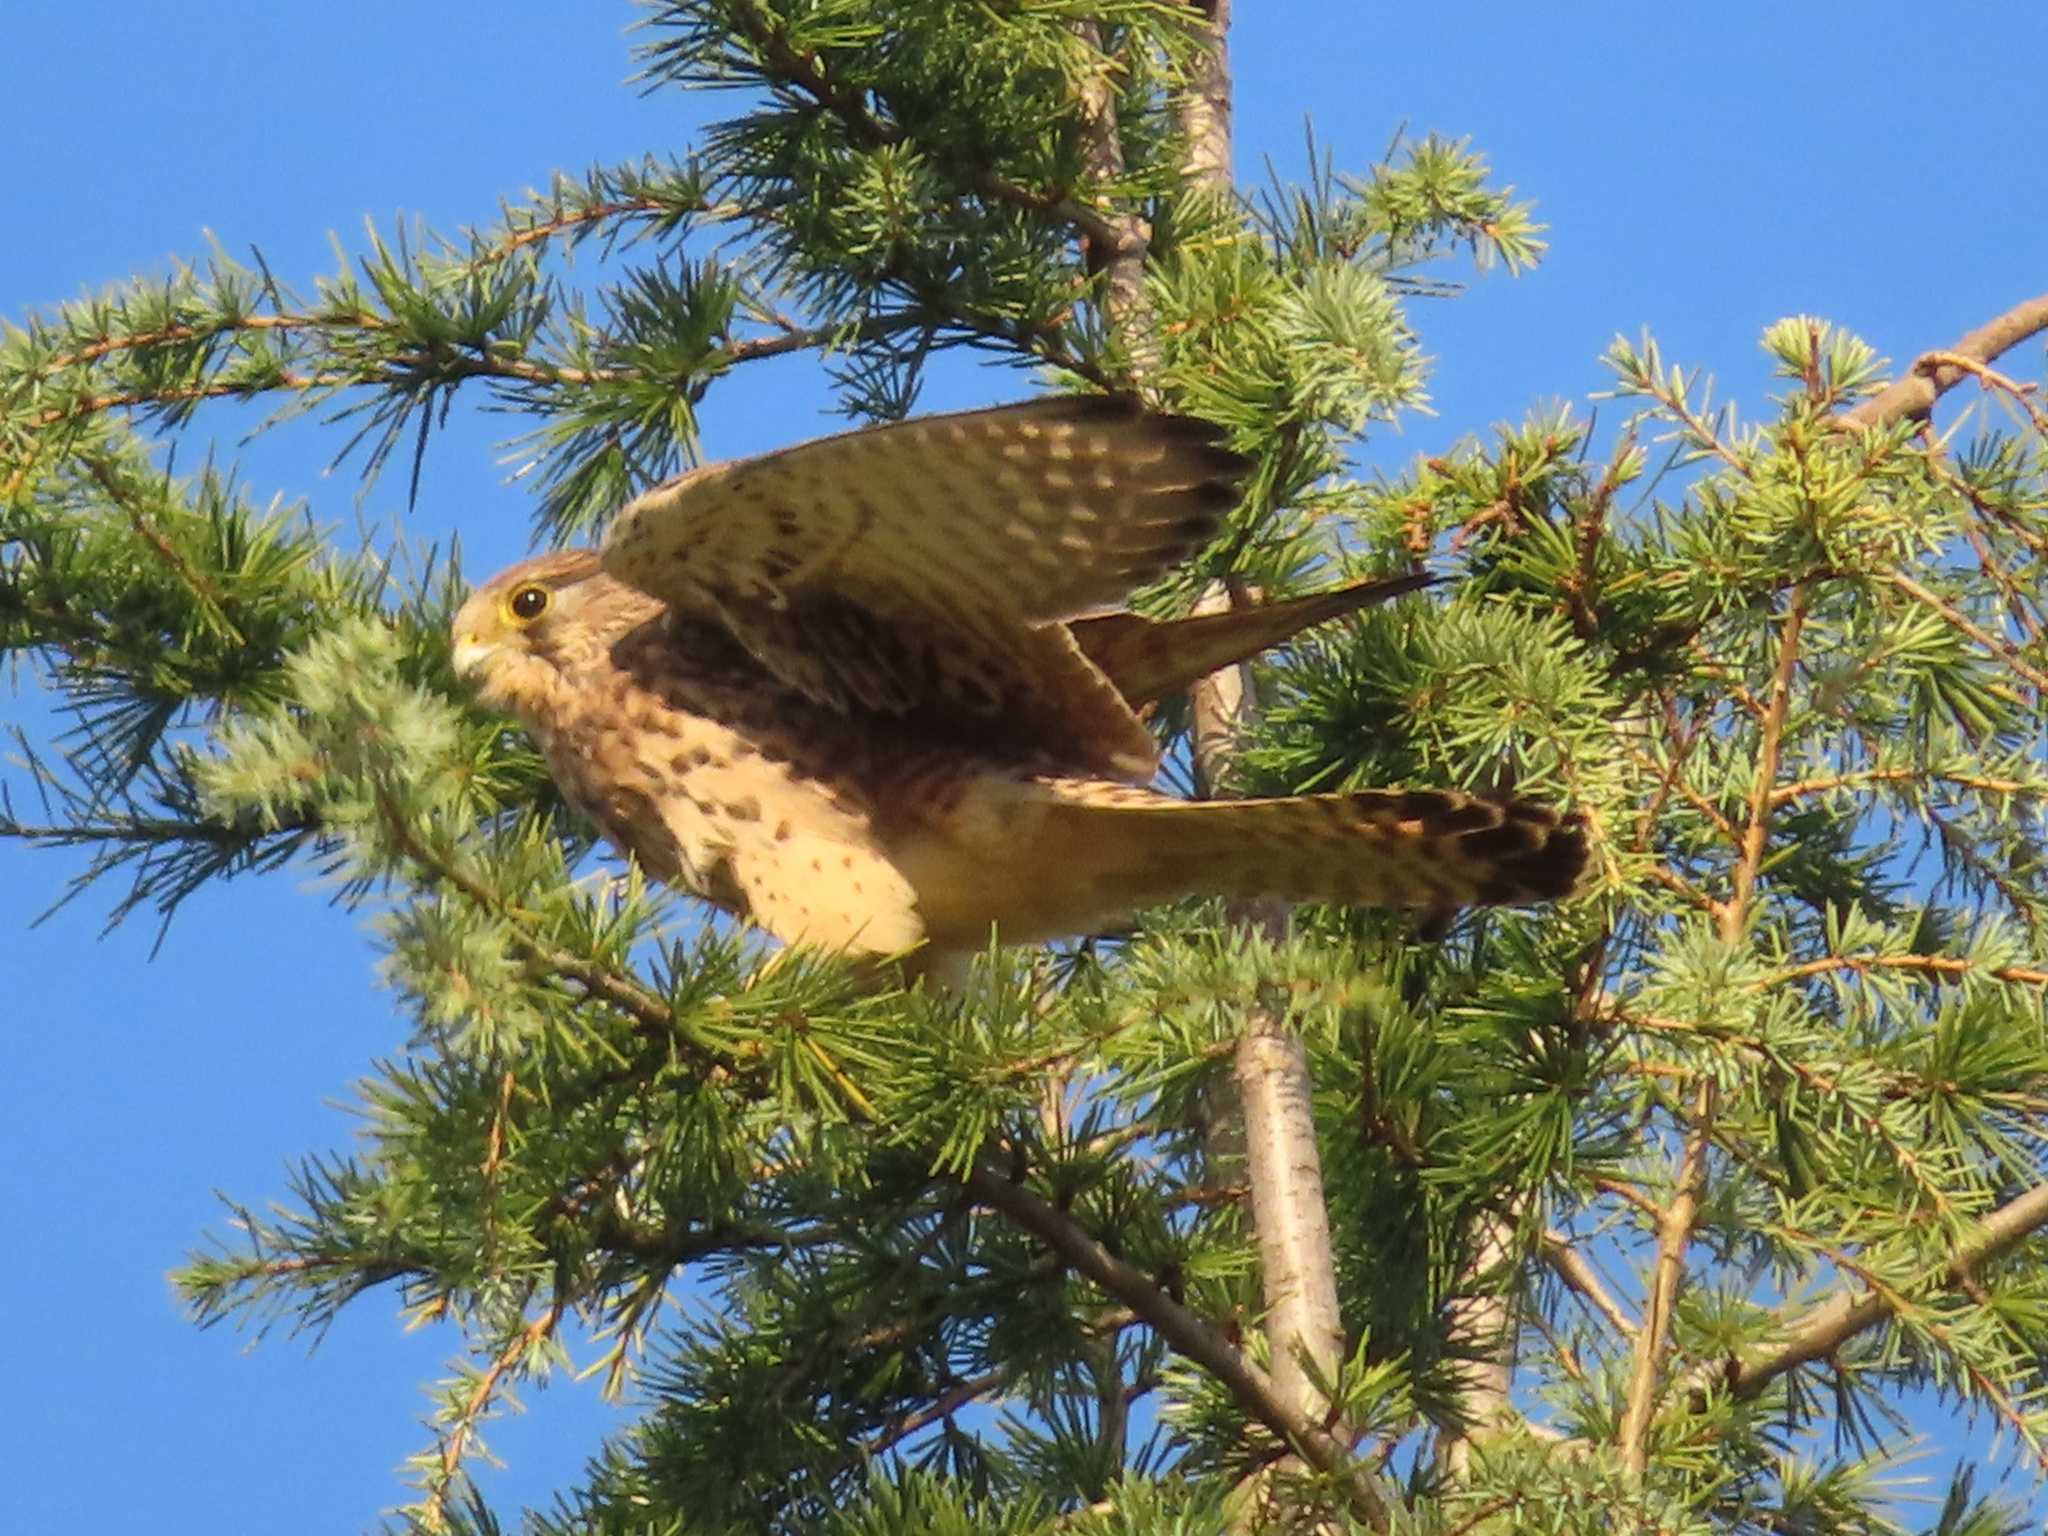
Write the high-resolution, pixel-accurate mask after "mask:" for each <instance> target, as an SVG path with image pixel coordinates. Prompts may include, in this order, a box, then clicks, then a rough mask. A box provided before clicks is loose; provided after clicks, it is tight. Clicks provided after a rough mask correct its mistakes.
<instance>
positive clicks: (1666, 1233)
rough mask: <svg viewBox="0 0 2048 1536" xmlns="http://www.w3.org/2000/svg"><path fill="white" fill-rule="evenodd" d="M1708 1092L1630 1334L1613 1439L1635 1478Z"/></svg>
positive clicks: (1696, 1114)
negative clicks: (1645, 1300)
mask: <svg viewBox="0 0 2048 1536" xmlns="http://www.w3.org/2000/svg"><path fill="white" fill-rule="evenodd" d="M1713 1121H1714V1088H1713V1084H1711V1083H1702V1084H1700V1086H1699V1089H1698V1092H1697V1097H1696V1098H1695V1099H1694V1101H1693V1113H1692V1124H1691V1126H1690V1127H1689V1128H1688V1129H1687V1132H1686V1143H1685V1157H1684V1160H1683V1161H1682V1162H1681V1163H1680V1164H1679V1169H1678V1186H1677V1188H1676V1189H1675V1190H1674V1191H1673V1193H1672V1197H1671V1203H1670V1205H1668V1206H1666V1207H1665V1208H1664V1211H1663V1214H1662V1215H1661V1216H1660V1217H1659V1218H1658V1221H1657V1265H1656V1269H1655V1271H1654V1272H1653V1273H1652V1275H1651V1280H1650V1295H1649V1307H1648V1310H1647V1312H1646V1313H1645V1315H1644V1317H1643V1326H1642V1328H1641V1329H1640V1330H1639V1331H1638V1332H1637V1334H1636V1347H1635V1366H1634V1370H1633V1371H1632V1373H1631V1375H1630V1378H1629V1385H1628V1407H1627V1410H1626V1411H1625V1412H1624V1413H1623V1415H1622V1420H1621V1431H1620V1435H1619V1440H1620V1447H1621V1455H1622V1462H1623V1465H1624V1466H1626V1467H1627V1469H1628V1472H1629V1475H1630V1476H1631V1477H1635V1478H1640V1477H1641V1476H1642V1475H1643V1472H1644V1470H1645V1469H1646V1468H1647V1467H1648V1466H1649V1460H1650V1415H1651V1411H1652V1410H1653V1409H1654V1408H1655V1406H1656V1401H1657V1376H1658V1372H1659V1368H1660V1367H1661V1365H1662V1364H1663V1359H1662V1357H1663V1354H1664V1346H1665V1344H1666V1343H1667V1342H1668V1341H1669V1339H1670V1337H1671V1319H1672V1314H1673V1312H1674V1311H1675V1310H1676V1308H1677V1303H1678V1288H1679V1285H1680V1284H1681V1283H1682V1282H1683V1281H1684V1279H1685V1250H1686V1247H1687V1245H1688V1244H1690V1243H1691V1241H1692V1230H1693V1223H1694V1222H1695V1221H1697V1220H1698V1218H1699V1210H1700V1192H1701V1186H1702V1183H1703V1173H1704V1166H1705V1163H1706V1155H1707V1141H1708V1139H1709V1137H1710V1136H1711V1135H1712V1133H1713Z"/></svg>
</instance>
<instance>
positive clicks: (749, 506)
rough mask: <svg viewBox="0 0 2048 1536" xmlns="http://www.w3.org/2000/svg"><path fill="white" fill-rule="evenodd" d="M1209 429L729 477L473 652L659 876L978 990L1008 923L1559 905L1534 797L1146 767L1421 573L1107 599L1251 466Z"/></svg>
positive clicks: (987, 442) (819, 461) (535, 567)
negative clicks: (1151, 719) (1265, 660)
mask: <svg viewBox="0 0 2048 1536" xmlns="http://www.w3.org/2000/svg"><path fill="white" fill-rule="evenodd" d="M1219 437H1220V434H1219V433H1218V432H1217V430H1216V429H1215V428H1213V427H1211V426H1209V425H1207V424H1204V423H1201V422H1197V421H1193V420H1190V419H1188V418H1184V417H1178V416H1171V415H1165V414H1160V413H1157V412H1152V411H1147V410H1144V409H1141V408H1139V407H1137V406H1136V405H1134V404H1131V403H1129V402H1126V401H1122V400H1118V399H1113V398H1092V399H1091V398H1070V399H1049V400H1040V401H1035V402H1031V403H1027V404H1023V405H1013V406H999V407H996V408H994V409H990V410H982V411H968V412H964V413H961V414H957V415H946V416H928V417H923V418H919V419H915V420H910V421H905V422H899V423H895V424H892V425H886V426H877V427H870V428H867V429H864V430H860V431H854V432H848V433H845V434H842V435H840V436H836V437H828V438H823V439H820V440H818V441H816V442H810V443H805V444H802V445H801V446H798V447H794V448H788V449H784V450H782V451H780V452H776V453H770V454H767V455H764V456H762V457H759V458H753V459H745V460H739V461H736V462H732V463H723V464H709V465H705V466H703V467H702V468H699V469H695V470H692V471H690V472H689V473H687V474H684V475H682V476H680V477H678V478H676V479H674V480H671V481H668V482H667V483H666V484H663V485H660V486H657V487H655V488H654V489H653V490H650V491H648V492H647V493H645V494H644V495H642V496H640V497H638V498H637V499H636V500H634V501H633V502H632V503H631V504H630V505H629V506H627V507H626V508H625V510H624V512H623V513H622V514H621V515H620V516H619V518H618V519H617V520H616V522H615V523H614V525H613V526H612V528H611V530H610V533H609V536H608V537H607V538H606V540H605V543H604V547H603V549H602V550H601V551H597V550H569V551H563V552H559V553H555V554H547V555H541V556H539V557H538V558H535V559H531V560H527V561H525V562H523V563H522V564H519V565H516V566H514V567H512V568H511V569H510V570H508V571H506V572H504V573H503V574H501V575H499V576H498V577H496V578H495V579H494V580H492V581H490V582H488V583H486V584H485V585H484V586H482V587H480V588H478V589H477V590H476V591H475V592H474V593H473V594H472V595H471V596H470V598H469V599H468V601H467V602H465V603H464V604H463V606H462V608H461V611H460V612H459V613H458V614H457V615H456V618H455V624H454V633H453V640H454V660H455V665H456V668H457V670H458V671H459V672H461V673H462V674H464V675H466V676H467V677H469V678H470V679H472V680H473V681H474V683H475V685H476V687H477V689H478V692H479V694H480V695H481V697H482V698H483V699H484V700H485V701H486V702H488V703H490V704H493V705H496V706H498V707H501V708H503V709H506V710H509V711H510V712H511V713H512V714H514V715H515V716H517V717H518V718H519V719H520V721H521V722H523V723H524V724H525V726H526V727H527V729H528V730H529V731H531V732H532V734H533V736H534V737H535V739H536V740H537V741H538V743H539V745H540V747H541V750H542V751H543V753H544V754H545V755H546V758H547V762H548V765H549V768H550V770H551V771H552V773H553V774H554V776H555V779H556V781H557V782H558V783H559V784H560V786H561V788H562V790H563V792H564V794H565V795H566V796H567V798H568V799H569V800H570V801H571V802H573V803H574V804H575V805H577V806H579V807H580V808H581V809H583V810H584V811H586V812H587V813H588V814H589V815H590V816H591V817H592V818H593V819H594V820H595V821H596V822H597V824H598V825H599V826H600V827H601V828H602V829H603V830H604V832H605V833H606V834H607V835H608V836H609V837H610V839H611V840H612V841H613V842H614V843H615V844H616V845H617V846H618V847H619V848H620V849H622V850H624V851H625V852H627V853H629V854H631V855H632V856H633V857H634V858H635V859H637V860H638V861H639V863H640V865H641V867H642V868H643V869H645V870H646V871H647V872H648V873H649V874H651V875H653V876H655V877H656V878H658V879H660V880H662V881H665V882H666V883H668V884H669V885H671V886H675V887H677V888H680V889H682V890H684V891H687V892H690V893H692V894H694V895H697V896H700V897H703V898H705V899H706V900H709V901H711V902H713V903H715V904H717V905H718V906H720V907H723V908H725V909H727V910H728V911H731V912H734V913H737V914H740V915H742V916H744V917H747V918H750V919H751V920H752V921H753V922H754V923H756V924H758V925H759V926H760V927H762V928H764V929H766V930H767V931H768V932H769V933H771V934H773V935H774V936H775V937H777V938H779V939H782V940H784V941H786V942H788V943H792V944H794V943H806V944H812V945H819V946H825V947H830V948H836V949H841V950H846V951H850V952H852V953H854V954H857V955H862V956H867V957H880V956H901V957H904V963H905V965H906V966H907V967H908V968H909V969H910V971H911V972H912V973H913V974H918V973H922V974H926V975H930V976H933V977H934V978H938V979H945V980H949V981H954V980H957V979H958V978H959V976H960V975H961V973H962V971H963V968H964V966H965V964H966V962H967V961H968V960H969V959H970V958H971V957H972V956H973V954H974V953H976V952H977V951H980V950H985V949H986V948H987V946H988V944H989V942H990V937H991V932H992V931H993V932H994V933H995V934H996V935H998V936H999V937H1000V938H1001V939H1002V940H1003V941H1006V942H1037V941H1042V940H1048V939H1055V938H1061V937H1068V936H1077V935H1083V934H1091V933H1099V932H1102V931H1104V930H1106V929H1109V928H1111V927H1113V926H1114V925H1117V924H1119V923H1121V922H1122V921H1123V920H1124V919H1126V918H1127V917H1128V916H1129V915H1130V914H1131V913H1132V912H1133V911H1134V910H1135V909H1137V908H1140V907H1144V906H1147V905H1150V904H1154V903H1159V902H1164V901H1170V900H1173V899H1175V898H1177V897H1181V896H1185V895H1189V894H1193V893H1205V892H1206V893H1217V894H1222V895H1227V896H1238V897H1272V898H1278V899H1281V900H1285V901H1290V902H1341V903H1354V904H1360V905H1368V906H1389V907H1409V908H1416V909H1420V910H1422V911H1424V912H1427V913H1431V914H1435V915H1443V914H1446V913H1448V912H1450V911H1453V910H1455V909H1457V908H1459V907H1463V906H1468V905H1472V904H1479V903H1484V904H1509V903H1523V902H1534V901H1544V900H1550V899H1554V898H1560V897H1563V896H1566V895H1568V894H1569V893H1570V892H1571V890H1572V888H1573V886H1574V885H1575V883H1576V882H1577V880H1578V877H1579V874H1580V871H1581V869H1582V867H1583V866H1584V864H1585V860H1586V839H1585V833H1584V829H1583V827H1582V825H1581V824H1580V822H1579V821H1578V819H1577V818H1576V817H1573V816H1569V815H1560V814H1559V813H1558V812H1556V811H1554V810H1552V809H1549V808H1547V807H1545V806H1542V805H1537V804H1533V803H1531V802H1529V801H1525V800H1520V799H1513V798H1495V799H1488V798H1482V797H1478V796H1473V795H1468V794H1462V793H1458V792H1454V791H1450V790H1437V789H1419V790H1418V789H1409V790H1365V791H1358V792H1354V793H1349V794H1327V795H1299V796H1291V797H1286V798H1276V799H1249V800H1229V801H1189V800H1183V799H1180V798H1177V797H1175V796H1171V795H1168V794H1163V793H1160V792H1158V791H1156V790H1154V789H1151V788H1149V787H1147V784H1148V781H1150V780H1151V778H1152V777H1153V775H1154V773H1155V771H1156V770H1157V768H1158V765H1159V749H1158V745H1157V743H1156V742H1155V740H1154V739H1153V737H1152V735H1151V733H1150V732H1149V731H1148V730H1147V729H1146V728H1145V726H1144V724H1143V722H1142V719H1141V713H1140V712H1141V711H1142V710H1144V709H1145V708H1146V706H1148V705H1150V704H1151V703H1152V702H1154V701H1156V700H1158V699H1159V698H1161V697H1162V696H1165V695H1168V694H1171V693H1173V692H1175V691H1177V690H1180V689H1183V688H1185V687H1187V686H1188V685H1189V684H1190V683H1191V682H1193V681H1195V680H1196V679H1198V678H1200V677H1203V676H1205V675H1207V674H1208V673H1210V672H1212V671H1214V670H1216V669H1217V668H1219V667H1223V666H1228V665H1230V664H1232V663H1235V662H1238V661H1242V660H1244V659H1246V658H1247V657H1249V656H1251V655H1254V654H1256V653H1257V652H1259V651H1262V650H1265V649H1266V648H1268V647H1270V646H1273V645H1275V644H1277V643H1279V642H1280V641H1282V640H1284V639H1286V638H1287V637H1288V636H1290V635H1292V634H1294V633H1295V632H1296V631H1298V630H1300V629H1303V628H1305V627H1306V626H1308V625H1312V624H1316V623H1320V622H1323V621H1325V620H1328V619H1331V618H1334V617H1337V616H1339V615H1342V614H1345V613H1348V612H1351V611H1354V610H1356V609H1358V608H1361V607H1363V606H1364V605H1366V604H1369V603H1372V602H1375V601H1378V600H1381V599H1383V598H1385V597H1388V596H1391V595H1394V594H1395V593H1398V592H1401V591H1406V590H1409V589H1411V588H1412V587H1414V586H1417V585H1420V584H1421V583H1420V581H1419V580H1418V579H1415V578H1403V579H1397V580H1395V581H1392V582H1380V583H1365V584H1362V585H1358V586H1352V587H1346V588H1343V589H1340V590H1336V591H1332V592H1325V593H1320V594H1316V595H1313V596H1309V597H1304V598H1298V599H1295V600H1292V601H1287V602H1278V603H1274V604H1271V605H1269V606H1265V607H1258V608H1251V609H1246V610H1240V611H1235V612H1228V613H1221V614H1213V615H1207V616H1201V617H1195V618H1189V619H1183V620H1180V621H1178V622H1154V621H1150V620H1147V619H1143V618H1140V617H1139V616H1137V615H1135V614H1131V613H1123V612H1114V611H1108V610H1109V607H1110V605H1113V604H1115V603H1117V602H1119V601H1121V600H1122V599H1123V598H1124V597H1125V596H1126V595H1127V594H1128V593H1129V592H1130V591H1131V590H1132V589H1133V588H1134V587H1136V586H1138V585H1140V584H1142V583H1144V582H1146V581H1148V580H1151V579H1152V578H1154V577H1156V576H1158V575H1159V574H1160V573H1161V572H1163V571H1165V570H1166V569H1168V568H1169V567H1170V566H1172V565H1173V564H1174V563H1176V562H1177V561H1179V560H1181V559H1183V558H1185V557H1186V556H1187V555H1189V554H1191V553H1192V552H1193V551H1195V550H1196V549H1198V548H1199V547H1201V546H1202V545H1203V544H1204V543H1205V542H1206V541H1207V540H1208V539H1209V538H1210V537H1211V535H1212V534H1213V533H1214V531H1215V529H1216V526H1217V520H1218V518H1219V516H1220V514H1222V513H1223V512H1225V511H1227V510H1228V509H1229V508H1231V507H1233V506H1235V505H1236V503H1237V501H1238V499H1239V496H1240V487H1241V483H1242V481H1243V480H1244V478H1245V477H1246V475H1247V474H1248V472H1249V469H1250V464H1249V461H1247V460H1246V459H1244V458H1243V457H1241V456H1240V455H1237V454H1234V453H1231V452H1229V451H1227V450H1225V449H1224V448H1223V447H1222V446H1220V443H1219Z"/></svg>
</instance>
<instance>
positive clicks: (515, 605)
mask: <svg viewBox="0 0 2048 1536" xmlns="http://www.w3.org/2000/svg"><path fill="white" fill-rule="evenodd" d="M505 607H506V608H507V609H508V610H510V612H511V614H512V617H513V618H515V619H517V620H518V621H519V622H520V623H522V624H531V623H532V622H533V621H534V620H535V619H537V618H539V617H540V616H541V615H542V614H544V613H546V612H547V611H548V589H547V588H546V587H521V588H520V589H519V590H518V591H516V592H514V593H513V594H512V595H511V597H509V598H507V599H506V601H505Z"/></svg>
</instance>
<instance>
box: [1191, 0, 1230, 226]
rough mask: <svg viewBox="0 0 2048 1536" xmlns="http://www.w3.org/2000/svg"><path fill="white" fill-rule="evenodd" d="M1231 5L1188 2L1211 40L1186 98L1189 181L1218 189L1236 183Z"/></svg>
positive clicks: (1222, 0) (1225, 1) (1225, 0)
mask: <svg viewBox="0 0 2048 1536" xmlns="http://www.w3.org/2000/svg"><path fill="white" fill-rule="evenodd" d="M1230 3H1231V0H1188V4H1189V5H1190V6H1191V7H1192V8H1193V9H1194V10H1196V11H1199V12H1200V13H1201V14H1202V17H1203V19H1204V20H1205V22H1206V23H1207V26H1208V33H1209V38H1208V45H1207V46H1206V47H1204V48H1203V49H1202V51H1201V53H1200V54H1199V55H1198V56H1197V58H1196V60H1195V63H1194V65H1193V66H1192V67H1191V68H1190V69H1189V70H1188V79H1187V86H1186V88H1185V89H1184V91H1183V92H1182V94H1181V98H1180V126H1181V132H1182V134H1183V135H1184V136H1185V137H1186V139H1187V174H1188V180H1190V181H1192V182H1194V183H1196V184H1197V185H1198V186H1205V187H1208V188H1210V189H1211V190H1212V191H1217V192H1228V191H1229V190H1230V187H1231V175H1230V159H1231V154H1230V139H1231V133H1230V129H1231V122H1230V116H1231V87H1230Z"/></svg>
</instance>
